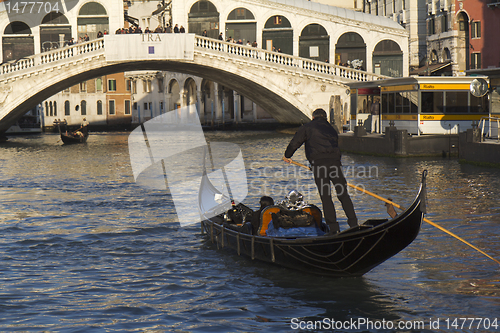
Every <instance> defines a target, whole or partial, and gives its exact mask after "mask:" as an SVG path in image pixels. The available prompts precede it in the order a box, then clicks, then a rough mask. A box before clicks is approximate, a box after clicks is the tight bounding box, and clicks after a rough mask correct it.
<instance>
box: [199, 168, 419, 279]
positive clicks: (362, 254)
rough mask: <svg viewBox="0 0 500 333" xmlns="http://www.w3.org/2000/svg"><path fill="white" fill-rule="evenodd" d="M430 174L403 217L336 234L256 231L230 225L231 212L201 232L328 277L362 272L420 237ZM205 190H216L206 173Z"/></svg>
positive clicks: (255, 255)
mask: <svg viewBox="0 0 500 333" xmlns="http://www.w3.org/2000/svg"><path fill="white" fill-rule="evenodd" d="M426 175H427V172H426V171H424V172H423V174H422V182H421V185H420V189H419V191H418V194H417V196H416V198H415V200H414V201H413V203H412V204H411V206H410V207H409V208H408V209H406V210H405V211H404V212H402V213H401V214H400V215H398V216H396V217H395V218H393V219H390V220H389V219H371V220H367V221H366V222H364V223H363V224H361V225H359V226H357V227H354V228H350V229H347V230H344V231H343V232H340V233H338V234H335V235H330V236H316V237H295V238H282V237H267V236H259V235H253V234H249V233H245V232H244V231H243V230H241V228H240V229H239V228H238V227H236V226H235V225H234V224H232V223H228V221H227V220H228V219H227V214H219V215H217V216H215V217H212V218H207V219H205V220H204V221H202V231H204V232H206V233H207V235H208V237H209V238H210V240H211V241H212V243H216V244H217V246H218V247H219V248H229V249H232V250H234V251H236V253H237V254H238V255H244V256H247V257H250V258H251V259H252V260H261V261H265V262H269V263H273V264H276V265H280V266H284V267H288V268H292V269H297V270H300V271H303V272H307V273H314V274H319V275H323V276H331V277H347V276H361V275H363V274H365V273H367V272H368V271H370V270H371V269H373V268H374V267H376V266H378V265H380V264H381V263H383V262H384V261H386V260H387V259H389V258H391V257H392V256H394V255H396V254H397V253H399V252H400V251H401V250H403V249H404V248H405V247H407V246H408V245H409V244H410V243H411V242H413V240H414V239H415V238H416V237H417V235H418V232H419V230H420V227H421V224H422V220H423V217H424V213H425V188H426V186H425V178H426ZM207 188H208V191H207ZM202 189H203V191H204V193H205V194H206V193H210V191H212V192H214V193H217V190H216V189H215V188H214V187H213V186H212V185H211V183H210V181H209V180H208V178H207V177H206V176H205V177H203V180H202ZM200 193H202V192H201V191H200ZM204 197H205V198H206V197H207V196H206V195H205V196H204ZM203 201H204V199H203V198H202V196H201V195H200V205H201V207H200V209H201V211H202V212H203V211H206V210H203V209H202V208H203ZM235 208H236V209H237V210H238V211H240V212H245V211H246V210H248V208H247V207H246V206H244V205H242V204H238V205H237V206H236V207H235ZM264 212H265V210H264V211H263V214H264Z"/></svg>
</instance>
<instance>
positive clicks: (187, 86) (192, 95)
mask: <svg viewBox="0 0 500 333" xmlns="http://www.w3.org/2000/svg"><path fill="white" fill-rule="evenodd" d="M196 90H197V89H196V82H194V80H193V79H192V78H188V79H187V80H186V81H185V82H184V95H185V96H186V100H185V102H186V105H188V106H191V105H193V106H195V107H196V105H197V103H196V102H197V96H196Z"/></svg>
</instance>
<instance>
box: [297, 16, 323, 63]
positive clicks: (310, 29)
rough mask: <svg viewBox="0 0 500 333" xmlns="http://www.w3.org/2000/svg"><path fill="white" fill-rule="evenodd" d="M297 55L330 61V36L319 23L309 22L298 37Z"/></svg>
mask: <svg viewBox="0 0 500 333" xmlns="http://www.w3.org/2000/svg"><path fill="white" fill-rule="evenodd" d="M299 57H302V58H309V59H314V60H319V61H325V62H330V36H329V35H328V33H327V32H326V29H325V28H324V27H323V26H322V25H320V24H315V23H314V24H309V25H308V26H306V27H305V28H304V29H303V30H302V32H301V34H300V37H299Z"/></svg>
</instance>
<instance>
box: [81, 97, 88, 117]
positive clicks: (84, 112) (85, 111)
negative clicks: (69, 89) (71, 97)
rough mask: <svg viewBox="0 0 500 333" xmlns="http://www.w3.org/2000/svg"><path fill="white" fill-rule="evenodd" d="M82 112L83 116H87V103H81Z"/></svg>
mask: <svg viewBox="0 0 500 333" xmlns="http://www.w3.org/2000/svg"><path fill="white" fill-rule="evenodd" d="M80 111H81V112H82V116H86V115H87V101H85V100H84V101H81V103H80Z"/></svg>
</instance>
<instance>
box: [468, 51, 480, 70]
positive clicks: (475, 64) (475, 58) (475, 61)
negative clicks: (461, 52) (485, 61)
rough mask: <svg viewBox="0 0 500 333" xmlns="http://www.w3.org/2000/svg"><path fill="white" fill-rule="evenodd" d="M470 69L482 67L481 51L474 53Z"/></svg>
mask: <svg viewBox="0 0 500 333" xmlns="http://www.w3.org/2000/svg"><path fill="white" fill-rule="evenodd" d="M470 69H481V53H479V52H477V53H472V55H471V59H470Z"/></svg>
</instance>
